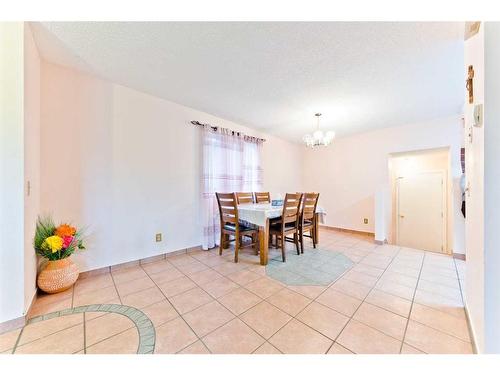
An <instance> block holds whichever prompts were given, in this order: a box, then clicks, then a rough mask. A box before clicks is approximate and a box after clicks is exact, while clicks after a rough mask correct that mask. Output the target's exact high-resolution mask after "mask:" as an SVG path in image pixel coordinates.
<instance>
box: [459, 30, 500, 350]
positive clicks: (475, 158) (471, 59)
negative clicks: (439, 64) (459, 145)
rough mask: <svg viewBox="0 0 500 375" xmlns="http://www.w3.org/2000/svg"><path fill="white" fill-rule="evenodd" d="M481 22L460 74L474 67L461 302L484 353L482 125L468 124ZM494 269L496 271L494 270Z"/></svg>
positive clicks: (480, 94) (477, 79)
mask: <svg viewBox="0 0 500 375" xmlns="http://www.w3.org/2000/svg"><path fill="white" fill-rule="evenodd" d="M483 26H484V25H481V27H480V29H479V33H478V34H476V35H475V36H473V37H471V38H470V39H468V40H466V41H465V46H464V51H465V66H464V77H466V76H467V67H468V66H469V65H473V66H474V72H475V73H474V103H473V104H469V102H468V94H467V92H466V90H465V88H464V98H465V103H466V104H465V107H464V115H465V128H466V132H465V133H466V135H467V134H468V133H469V129H472V142H470V141H469V139H468V137H466V140H465V157H466V160H465V168H466V170H465V176H466V180H467V185H468V186H469V188H470V194H467V196H466V205H467V207H466V215H467V217H466V219H465V243H466V259H467V263H466V280H465V281H466V283H465V296H464V297H465V304H466V307H467V311H468V314H469V318H470V323H471V329H472V331H473V335H474V338H475V342H476V347H477V350H478V351H479V352H480V353H482V352H484V330H485V326H484V185H483V181H484V128H486V127H487V126H488V124H487V123H486V122H487V121H488V120H487V119H485V123H486V124H485V126H484V127H480V128H477V127H472V123H473V120H472V113H473V112H472V111H473V107H474V104H478V103H483V102H484V29H483ZM496 272H498V270H497V271H496Z"/></svg>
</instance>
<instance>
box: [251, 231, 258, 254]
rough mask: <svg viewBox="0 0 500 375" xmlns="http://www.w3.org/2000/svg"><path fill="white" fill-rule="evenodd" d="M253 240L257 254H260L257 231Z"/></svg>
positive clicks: (253, 235)
mask: <svg viewBox="0 0 500 375" xmlns="http://www.w3.org/2000/svg"><path fill="white" fill-rule="evenodd" d="M252 241H253V247H254V249H255V255H259V235H258V234H257V233H254V234H252Z"/></svg>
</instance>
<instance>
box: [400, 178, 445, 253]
mask: <svg viewBox="0 0 500 375" xmlns="http://www.w3.org/2000/svg"><path fill="white" fill-rule="evenodd" d="M431 173H438V174H440V175H441V195H442V199H441V212H442V216H441V218H442V224H441V225H442V234H443V243H442V249H441V251H434V250H425V251H431V252H434V253H438V254H450V252H449V251H448V230H447V229H448V199H447V198H448V194H447V191H448V185H447V183H448V181H447V180H448V175H447V170H445V169H431V170H423V171H419V172H416V174H417V175H421V174H431ZM402 178H405V176H397V177H396V179H395V181H396V190H395V192H396V202H395V203H396V210H395V211H396V233H395V238H396V245H398V246H400V245H399V180H400V179H402ZM418 250H422V249H418Z"/></svg>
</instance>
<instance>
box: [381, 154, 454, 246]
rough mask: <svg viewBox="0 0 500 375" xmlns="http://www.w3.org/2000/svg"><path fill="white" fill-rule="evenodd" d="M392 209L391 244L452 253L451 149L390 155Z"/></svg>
mask: <svg viewBox="0 0 500 375" xmlns="http://www.w3.org/2000/svg"><path fill="white" fill-rule="evenodd" d="M389 175H390V181H391V186H392V189H391V195H392V199H391V200H392V205H391V206H392V209H391V211H390V212H391V215H390V216H391V225H390V236H389V238H390V243H392V244H395V245H399V246H404V247H409V248H414V249H419V250H427V251H434V252H438V253H444V254H450V253H451V249H452V244H453V237H452V236H453V232H450V230H451V228H453V221H452V220H453V212H450V207H453V202H452V196H453V189H452V184H451V182H450V150H449V148H448V147H443V148H435V149H427V150H414V151H405V152H397V153H392V154H390V156H389Z"/></svg>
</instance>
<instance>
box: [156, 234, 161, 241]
mask: <svg viewBox="0 0 500 375" xmlns="http://www.w3.org/2000/svg"><path fill="white" fill-rule="evenodd" d="M156 242H161V233H156Z"/></svg>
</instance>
